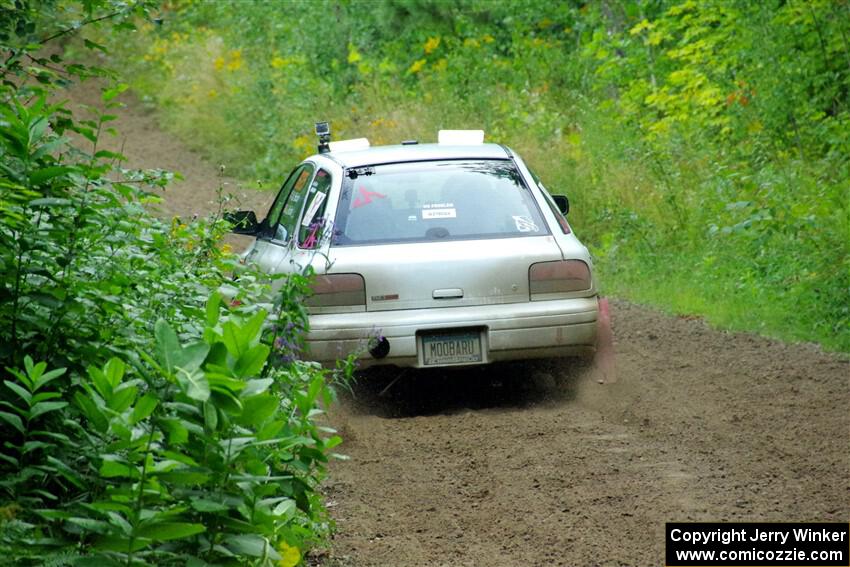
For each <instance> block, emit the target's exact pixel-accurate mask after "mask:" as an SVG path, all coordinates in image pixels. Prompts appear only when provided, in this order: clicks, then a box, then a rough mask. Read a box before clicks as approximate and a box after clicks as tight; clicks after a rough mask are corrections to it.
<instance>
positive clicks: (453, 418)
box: [71, 86, 850, 567]
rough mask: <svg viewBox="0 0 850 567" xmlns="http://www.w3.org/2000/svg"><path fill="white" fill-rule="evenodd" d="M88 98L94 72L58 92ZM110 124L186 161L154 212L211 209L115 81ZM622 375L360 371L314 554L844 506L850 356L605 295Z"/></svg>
mask: <svg viewBox="0 0 850 567" xmlns="http://www.w3.org/2000/svg"><path fill="white" fill-rule="evenodd" d="M71 97H72V100H73V102H74V103H88V104H94V103H96V102H97V100H98V90H97V88H96V87H95V86H83V87H82V88H77V89H75V90H73V91H71ZM122 98H123V100H124V101H125V102H126V103H127V104H128V107H127V108H126V109H124V110H123V111H121V113H120V118H119V120H118V122H117V124H116V126H117V127H118V128H119V130H120V132H121V137H119V138H115V139H112V140H108V141H106V147H107V148H108V149H113V150H122V149H123V152H124V153H125V154H126V155H127V157H128V165H130V166H133V167H163V168H166V169H169V168H170V169H175V170H178V171H180V172H181V173H182V174H183V175H184V178H185V179H184V181H182V182H180V183H177V184H175V185H174V186H173V187H171V188H169V189H168V190H166V192H165V194H164V199H165V203H164V206H163V207H164V212H165V213H168V214H176V215H180V216H182V217H191V216H192V215H193V214H203V213H204V212H208V211H211V210H213V207H214V203H215V193H216V189H217V188H218V186H219V184H220V183H221V182H224V183H225V184H226V185H225V189H226V190H227V191H231V192H234V193H236V194H237V195H238V196H239V198H240V200H241V201H242V202H243V203H244V207H245V208H254V209H255V210H258V211H263V210H265V208H266V207H267V206H268V202H269V201H270V200H271V198H272V197H273V195H272V194H271V193H256V192H253V191H250V190H243V189H241V188H240V187H239V186H238V185H237V184H236V183H235V182H234V181H233V180H232V179H222V178H220V177H219V171H218V168H217V167H216V166H214V165H212V164H209V163H208V162H205V161H204V160H203V159H201V158H200V157H199V156H198V155H197V154H195V153H193V152H191V151H189V150H187V149H186V148H185V147H184V146H183V145H181V144H180V143H179V142H178V141H176V140H175V139H174V138H172V137H171V136H169V135H168V134H166V133H164V132H162V131H161V130H160V129H159V128H158V127H157V126H156V121H155V117H154V115H152V114H151V113H150V112H148V111H146V110H144V109H143V107H142V105H141V104H140V103H139V102H138V101H137V100H136V99H134V98H133V97H132V96H131V95H129V94H127V93H125V94H124V95H122ZM612 316H613V325H614V334H615V350H616V353H617V360H616V362H617V375H618V381H617V382H616V383H612V384H601V385H600V384H597V383H596V381H595V380H594V379H593V376H592V375H591V374H590V372H589V371H588V369H587V368H586V367H583V366H581V365H580V364H577V363H575V362H572V361H545V362H535V363H525V364H504V365H498V366H493V367H486V368H476V369H468V370H462V371H454V372H415V373H414V372H408V373H406V374H405V376H404V377H402V378H401V379H400V380H399V381H398V382H396V383H395V384H394V385H393V386H392V387H391V388H389V390H388V391H387V393H386V394H384V395H380V392H381V391H382V390H383V389H384V387H385V386H386V385H387V384H389V382H390V381H391V380H392V379H394V378H395V377H396V376H395V373H394V372H393V371H382V372H373V373H370V374H365V375H363V376H361V377H360V380H359V382H358V384H357V385H356V386H355V387H354V389H353V393H352V394H343V395H342V400H341V403H340V404H339V405H338V406H337V407H335V408H333V409H332V411H331V414H330V421H331V423H332V424H333V425H335V426H336V427H337V428H338V429H339V430H340V432H341V434H342V435H343V437H344V439H345V443H344V444H343V446H342V452H344V453H346V454H348V455H349V456H350V457H351V459H350V460H349V461H339V462H334V463H333V464H332V466H331V475H330V478H329V479H328V482H327V483H326V489H325V490H326V493H327V496H328V503H329V506H330V511H331V514H332V516H333V518H334V519H335V520H336V522H337V528H338V532H337V534H336V536H335V537H334V540H333V545H332V548H331V550H330V551H328V552H325V553H323V554H317V556H316V557H313V558H312V559H311V561H313V562H320V563H321V564H323V565H326V566H328V567H348V566H352V567H360V566H364V567H365V566H379V565H380V566H398V567H404V566H425V565H428V566H440V565H445V566H482V567H490V566H502V565H504V566H515V565H540V566H544V565H546V566H549V565H564V566H592V565H600V566H601V565H605V566H608V565H623V566H625V565H629V566H631V565H652V566H657V565H660V564H662V562H663V551H664V543H663V542H664V537H663V533H664V522H665V521H675V520H679V521H682V520H706V521H710V520H725V521H745V520H748V521H792V520H795V521H796V520H799V521H804V520H812V521H847V520H848V513H850V412H848V408H850V364H848V360H847V359H846V358H845V357H841V356H838V355H832V354H825V353H823V352H821V351H820V349H819V348H818V347H816V346H813V345H805V344H802V345H788V344H784V343H780V342H777V341H772V340H769V339H764V338H760V337H756V336H751V335H747V334H735V333H725V332H721V331H717V330H713V329H711V328H709V327H708V326H707V325H706V324H705V323H704V322H702V321H701V320H699V319H689V318H676V317H669V316H666V315H663V314H660V313H658V312H656V311H653V310H651V309H646V308H642V307H639V306H635V305H632V304H629V303H627V302H622V301H614V302H612Z"/></svg>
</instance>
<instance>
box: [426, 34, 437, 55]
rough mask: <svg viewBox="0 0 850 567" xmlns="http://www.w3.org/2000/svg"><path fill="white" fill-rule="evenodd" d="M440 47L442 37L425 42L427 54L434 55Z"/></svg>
mask: <svg viewBox="0 0 850 567" xmlns="http://www.w3.org/2000/svg"><path fill="white" fill-rule="evenodd" d="M438 47H440V36H437V37H429V38H428V41H426V42H425V54H426V55H430V54H431V53H433V52H434V51H435V50H436V49H437V48H438Z"/></svg>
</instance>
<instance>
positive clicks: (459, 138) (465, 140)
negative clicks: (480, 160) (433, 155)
mask: <svg viewBox="0 0 850 567" xmlns="http://www.w3.org/2000/svg"><path fill="white" fill-rule="evenodd" d="M437 142H438V143H440V144H444V145H448V146H475V145H478V144H483V143H484V130H440V132H439V133H438V134H437Z"/></svg>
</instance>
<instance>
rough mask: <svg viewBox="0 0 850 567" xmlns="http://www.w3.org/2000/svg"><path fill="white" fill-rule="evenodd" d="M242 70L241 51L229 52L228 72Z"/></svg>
mask: <svg viewBox="0 0 850 567" xmlns="http://www.w3.org/2000/svg"><path fill="white" fill-rule="evenodd" d="M241 68H242V50H241V49H234V50H233V51H231V52H230V62H229V63H228V64H227V70H228V71H238V70H239V69H241Z"/></svg>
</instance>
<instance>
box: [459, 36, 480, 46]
mask: <svg viewBox="0 0 850 567" xmlns="http://www.w3.org/2000/svg"><path fill="white" fill-rule="evenodd" d="M480 45H481V44H480V43H478V40H477V39H475V38H474V37H468V38H466V39H464V40H463V46H464V47H478V46H480Z"/></svg>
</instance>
